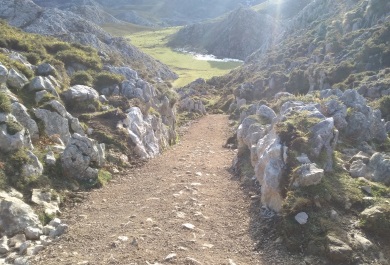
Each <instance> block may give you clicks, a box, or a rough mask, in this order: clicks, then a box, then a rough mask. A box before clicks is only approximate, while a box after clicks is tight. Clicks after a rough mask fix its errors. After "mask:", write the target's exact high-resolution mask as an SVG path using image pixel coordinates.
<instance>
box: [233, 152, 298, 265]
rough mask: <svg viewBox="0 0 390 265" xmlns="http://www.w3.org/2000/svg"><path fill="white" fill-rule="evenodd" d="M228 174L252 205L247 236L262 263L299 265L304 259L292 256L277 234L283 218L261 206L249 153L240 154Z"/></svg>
mask: <svg viewBox="0 0 390 265" xmlns="http://www.w3.org/2000/svg"><path fill="white" fill-rule="evenodd" d="M248 151H249V150H248ZM229 173H230V174H231V179H232V180H234V181H238V182H239V183H240V186H241V188H242V189H241V190H242V192H243V196H244V197H245V198H246V200H247V202H248V204H249V207H248V214H249V216H250V224H249V228H248V233H249V235H250V237H251V238H252V240H253V243H254V244H253V246H254V247H253V251H254V252H257V253H258V254H259V260H260V261H261V262H263V264H267V265H271V264H299V261H302V257H300V256H298V255H294V254H291V253H289V252H288V250H287V248H286V247H285V246H284V245H283V241H282V238H281V235H280V233H278V227H280V226H279V224H280V222H281V217H279V216H278V215H277V214H275V213H274V212H272V211H270V210H268V209H267V208H265V207H262V204H261V186H260V185H259V183H258V181H257V180H256V178H255V177H254V175H255V173H254V171H253V168H252V166H251V164H250V154H249V152H248V153H244V154H242V155H240V159H238V160H237V161H236V163H235V164H234V165H232V166H231V168H230V169H229ZM286 262H287V263H286ZM296 262H298V263H296Z"/></svg>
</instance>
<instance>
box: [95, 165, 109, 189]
mask: <svg viewBox="0 0 390 265" xmlns="http://www.w3.org/2000/svg"><path fill="white" fill-rule="evenodd" d="M111 179H112V175H111V173H110V172H108V171H105V170H103V169H100V170H99V174H98V181H97V186H98V187H103V186H104V185H106V184H107V182H108V181H110V180H111Z"/></svg>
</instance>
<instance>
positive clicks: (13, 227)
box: [0, 192, 42, 236]
mask: <svg viewBox="0 0 390 265" xmlns="http://www.w3.org/2000/svg"><path fill="white" fill-rule="evenodd" d="M0 225H1V227H2V233H3V234H4V235H7V236H12V235H15V234H16V233H22V232H24V229H26V227H36V228H41V227H42V225H41V222H40V221H39V218H38V216H37V215H36V214H35V213H34V211H33V210H32V208H31V207H30V206H29V205H28V204H26V203H24V202H23V201H22V200H20V199H18V198H15V197H10V196H9V195H7V194H6V193H4V192H0Z"/></svg>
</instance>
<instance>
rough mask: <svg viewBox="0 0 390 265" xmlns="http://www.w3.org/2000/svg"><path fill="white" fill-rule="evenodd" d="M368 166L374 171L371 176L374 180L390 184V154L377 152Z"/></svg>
mask: <svg viewBox="0 0 390 265" xmlns="http://www.w3.org/2000/svg"><path fill="white" fill-rule="evenodd" d="M368 167H369V169H370V171H371V172H372V175H371V176H370V178H371V179H372V180H373V181H376V182H382V183H384V184H386V185H390V156H388V155H385V154H382V153H375V154H374V155H373V156H372V157H371V158H370V162H369V163H368Z"/></svg>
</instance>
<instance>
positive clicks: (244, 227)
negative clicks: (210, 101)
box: [35, 115, 261, 265]
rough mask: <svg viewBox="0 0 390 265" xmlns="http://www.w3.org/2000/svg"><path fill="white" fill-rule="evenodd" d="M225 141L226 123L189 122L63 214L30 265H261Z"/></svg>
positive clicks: (246, 201) (210, 119)
mask: <svg viewBox="0 0 390 265" xmlns="http://www.w3.org/2000/svg"><path fill="white" fill-rule="evenodd" d="M227 137H228V119H227V116H223V115H208V116H205V117H203V118H202V119H200V120H198V121H196V122H194V123H193V124H191V125H190V126H189V128H188V131H187V133H186V134H185V135H184V137H183V138H182V139H181V142H180V143H179V144H178V145H176V146H174V147H172V148H171V149H169V150H167V151H166V152H165V153H164V154H163V155H161V156H160V157H158V158H156V159H154V160H152V161H150V162H148V163H147V164H146V165H144V166H143V167H141V168H139V169H136V170H135V171H131V172H127V173H126V174H124V175H122V176H120V177H117V178H116V179H115V180H114V181H113V182H112V183H110V184H109V185H107V186H106V187H104V188H103V189H101V190H95V191H93V192H92V193H91V194H90V195H89V196H88V198H87V199H86V200H85V201H84V202H83V203H81V205H80V206H78V207H75V208H73V209H69V210H66V212H65V213H64V216H63V219H64V220H65V222H66V223H67V224H69V225H70V231H69V233H68V234H66V235H65V236H64V237H63V238H62V240H60V241H59V242H57V243H56V244H54V245H53V246H50V247H49V248H48V249H46V250H45V251H43V252H42V253H41V254H40V255H39V256H37V258H36V259H37V260H36V262H35V263H36V264H169V263H176V264H234V263H235V264H253V265H254V264H261V262H260V258H259V255H258V254H257V253H256V252H254V251H253V246H254V241H253V240H252V238H251V236H250V232H249V229H250V228H249V227H250V213H249V211H250V210H249V205H250V198H249V197H248V196H247V195H246V194H245V192H244V191H243V190H242V187H241V186H240V183H239V182H238V181H236V180H234V179H233V178H232V175H231V174H230V173H229V171H228V169H229V167H230V165H231V161H232V159H233V157H234V155H235V153H234V151H232V150H229V149H225V148H223V147H222V146H223V144H224V143H225V141H226V139H227ZM197 262H198V263H197Z"/></svg>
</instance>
